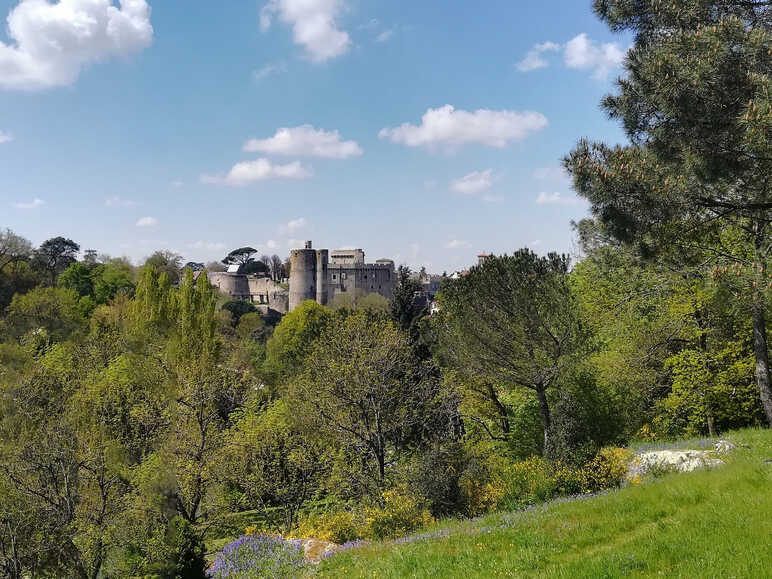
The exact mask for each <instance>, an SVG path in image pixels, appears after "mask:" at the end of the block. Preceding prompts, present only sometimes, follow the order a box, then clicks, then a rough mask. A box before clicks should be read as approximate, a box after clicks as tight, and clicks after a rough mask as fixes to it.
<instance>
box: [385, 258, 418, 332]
mask: <svg viewBox="0 0 772 579" xmlns="http://www.w3.org/2000/svg"><path fill="white" fill-rule="evenodd" d="M422 292H423V286H422V285H421V282H420V281H418V280H417V279H415V278H414V277H413V275H412V272H411V271H410V268H409V267H408V266H406V265H400V266H399V268H398V269H397V283H396V286H395V287H394V292H393V293H392V296H391V303H390V307H391V318H392V319H393V320H394V322H395V323H396V324H397V325H398V326H399V327H400V328H402V330H404V331H405V332H408V334H409V335H410V337H411V338H413V339H414V341H415V338H416V337H417V332H418V327H417V324H418V321H419V320H420V319H421V318H422V317H423V316H425V315H426V313H427V307H426V305H427V304H426V300H424V299H422Z"/></svg>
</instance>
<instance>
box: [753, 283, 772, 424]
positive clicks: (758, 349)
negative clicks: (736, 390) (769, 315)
mask: <svg viewBox="0 0 772 579" xmlns="http://www.w3.org/2000/svg"><path fill="white" fill-rule="evenodd" d="M756 293H757V295H756V296H755V297H754V300H753V353H754V355H755V357H756V384H757V385H758V387H759V395H760V396H761V405H762V406H763V407H764V414H765V415H766V417H767V423H768V424H769V425H770V426H772V386H770V383H769V350H768V349H767V326H766V319H765V317H764V296H763V295H759V294H761V292H760V291H758V290H757V292H756Z"/></svg>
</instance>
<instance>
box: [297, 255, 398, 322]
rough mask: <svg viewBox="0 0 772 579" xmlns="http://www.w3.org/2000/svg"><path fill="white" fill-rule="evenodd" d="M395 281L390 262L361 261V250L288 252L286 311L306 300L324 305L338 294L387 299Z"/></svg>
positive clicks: (388, 260)
mask: <svg viewBox="0 0 772 579" xmlns="http://www.w3.org/2000/svg"><path fill="white" fill-rule="evenodd" d="M395 283H396V275H395V271H394V261H392V260H391V259H379V260H377V261H376V262H375V263H365V252H364V251H362V250H361V249H337V250H332V251H330V250H327V249H313V248H312V246H311V242H310V241H306V243H305V247H304V248H303V249H293V250H292V251H291V252H290V282H289V310H290V311H292V310H293V309H295V308H296V307H297V306H299V305H300V304H301V303H303V302H304V301H306V300H314V301H316V303H318V304H321V305H328V304H330V303H332V301H333V300H334V299H335V298H336V297H337V296H339V295H347V294H348V295H365V294H371V293H377V294H380V295H382V296H383V297H385V298H387V299H388V298H391V295H392V292H393V291H394V285H395Z"/></svg>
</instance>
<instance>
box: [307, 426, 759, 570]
mask: <svg viewBox="0 0 772 579" xmlns="http://www.w3.org/2000/svg"><path fill="white" fill-rule="evenodd" d="M725 438H726V439H728V440H731V441H733V442H735V443H737V444H740V445H747V447H746V446H740V447H739V448H737V449H736V450H734V451H733V452H732V453H731V454H730V455H729V456H728V457H727V458H726V461H727V463H728V464H727V465H726V466H723V467H720V468H717V469H712V470H708V471H699V472H693V473H688V474H670V475H666V476H663V477H662V478H660V479H658V480H656V481H654V482H651V483H646V484H643V485H640V486H633V487H628V488H624V489H621V490H619V491H616V492H611V493H608V494H605V495H602V496H598V497H592V498H587V499H582V500H573V501H556V502H553V503H550V504H547V505H543V506H541V507H536V508H533V509H531V510H528V511H523V512H519V513H500V514H497V515H491V516H489V517H484V518H481V519H476V520H473V521H466V522H463V523H455V524H451V525H449V526H445V527H437V528H436V529H431V530H429V531H428V532H427V533H425V534H424V536H420V535H418V536H415V537H411V538H408V539H403V540H402V542H400V543H396V542H383V543H377V544H373V545H369V546H366V547H361V548H358V549H352V550H350V551H348V552H346V553H343V554H340V555H337V556H335V557H333V558H331V559H329V560H327V561H325V562H323V563H322V564H321V565H320V566H319V568H318V569H316V571H315V574H314V575H315V576H318V577H336V578H339V577H378V578H385V577H432V578H434V579H440V578H442V579H444V578H447V577H464V578H467V579H468V578H471V577H565V578H577V577H592V578H599V577H654V576H657V577H722V578H723V577H754V578H756V577H772V431H762V430H743V431H738V432H733V433H730V434H728V435H727V436H726V437H725ZM679 446H684V445H683V444H681V445H679Z"/></svg>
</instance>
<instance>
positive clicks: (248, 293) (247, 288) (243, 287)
mask: <svg viewBox="0 0 772 579" xmlns="http://www.w3.org/2000/svg"><path fill="white" fill-rule="evenodd" d="M208 275H209V283H211V284H212V286H213V287H215V288H217V289H218V290H220V291H221V292H223V293H224V294H227V295H229V296H230V297H231V298H232V299H234V300H244V301H248V302H251V303H253V304H255V305H262V306H265V307H266V308H267V309H268V310H275V311H276V312H278V313H280V314H286V313H287V312H288V311H289V292H288V291H287V289H286V287H284V286H282V285H281V284H280V283H277V282H275V281H273V280H272V279H271V278H268V277H258V276H252V275H245V274H241V273H228V272H224V271H216V272H212V273H211V274H208Z"/></svg>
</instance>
